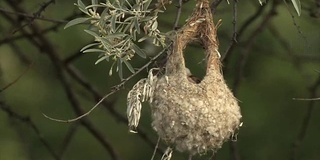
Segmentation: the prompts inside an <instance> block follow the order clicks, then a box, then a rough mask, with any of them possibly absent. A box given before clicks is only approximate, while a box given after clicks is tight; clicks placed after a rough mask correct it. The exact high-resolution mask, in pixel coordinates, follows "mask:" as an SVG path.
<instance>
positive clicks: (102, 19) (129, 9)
mask: <svg viewBox="0 0 320 160" xmlns="http://www.w3.org/2000/svg"><path fill="white" fill-rule="evenodd" d="M151 2H152V0H135V1H134V2H129V0H115V1H111V0H106V2H105V3H99V2H98V0H92V1H91V4H90V5H88V6H86V5H85V4H84V3H83V2H82V1H81V0H78V1H77V3H76V4H75V5H76V6H78V8H79V9H80V10H81V11H82V12H83V13H85V15H86V17H79V18H76V19H74V20H71V21H70V22H68V23H67V24H66V26H65V28H68V27H70V26H74V25H78V24H81V23H84V22H89V23H90V25H89V28H88V29H86V30H84V31H85V32H86V33H88V34H89V35H91V36H93V37H94V39H95V42H93V43H91V44H88V45H86V46H84V47H83V48H82V49H81V52H83V53H89V52H95V53H100V55H99V59H98V60H97V61H96V64H97V63H99V62H101V61H104V60H107V61H110V60H112V61H113V63H112V67H111V68H110V71H109V75H112V73H113V67H114V66H115V65H116V69H115V70H116V72H118V73H119V76H120V78H121V79H123V67H122V66H123V64H125V66H126V67H127V68H128V69H129V70H130V71H131V72H132V73H134V72H135V70H134V69H133V67H132V66H131V64H130V62H129V61H130V60H131V59H132V57H134V56H135V55H136V54H137V55H138V56H140V57H142V58H146V53H145V52H144V50H143V49H142V48H140V47H139V46H138V45H137V44H138V43H140V42H143V41H145V40H147V39H151V40H152V43H153V44H154V45H155V46H162V47H165V46H166V44H165V34H164V33H162V32H160V30H159V29H158V21H157V18H158V13H159V12H161V10H160V9H159V8H156V9H154V8H151V7H150V4H151ZM99 11H102V12H99Z"/></svg>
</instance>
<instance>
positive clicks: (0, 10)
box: [0, 8, 68, 23]
mask: <svg viewBox="0 0 320 160" xmlns="http://www.w3.org/2000/svg"><path fill="white" fill-rule="evenodd" d="M0 12H3V13H7V14H13V15H18V16H23V17H26V18H31V19H33V18H34V20H43V21H47V22H53V23H67V22H68V21H66V20H59V19H52V18H45V17H40V15H39V16H38V17H36V16H35V15H30V14H27V13H21V12H12V11H9V10H6V9H4V8H0Z"/></svg>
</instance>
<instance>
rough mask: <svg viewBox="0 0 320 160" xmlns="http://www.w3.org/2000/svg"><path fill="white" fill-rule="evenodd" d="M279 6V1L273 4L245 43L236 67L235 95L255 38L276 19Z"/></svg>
mask: <svg viewBox="0 0 320 160" xmlns="http://www.w3.org/2000/svg"><path fill="white" fill-rule="evenodd" d="M278 5H279V4H278V2H277V1H274V2H273V5H272V7H271V9H270V10H269V12H268V13H267V15H266V16H265V17H264V19H263V20H262V22H261V23H260V25H259V26H258V27H257V28H256V29H255V30H254V31H253V32H252V33H251V35H250V36H249V37H248V41H247V42H246V43H245V46H244V49H245V50H244V51H243V52H241V55H240V58H239V61H238V62H237V67H235V68H236V69H237V71H236V73H237V75H236V76H235V80H234V83H233V87H232V89H233V92H234V93H235V94H236V93H237V91H238V89H239V86H240V83H241V79H242V78H243V77H242V76H243V70H244V67H245V64H246V63H247V59H248V57H249V55H250V51H251V49H252V47H253V44H254V43H255V38H256V37H257V36H258V35H259V34H260V33H261V32H262V31H263V29H264V28H266V27H267V24H268V22H270V20H271V18H272V17H274V15H275V13H276V8H277V6H278Z"/></svg>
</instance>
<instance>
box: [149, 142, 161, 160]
mask: <svg viewBox="0 0 320 160" xmlns="http://www.w3.org/2000/svg"><path fill="white" fill-rule="evenodd" d="M159 144H160V137H158V140H157V144H156V146H155V147H154V150H153V153H152V157H151V160H153V159H154V157H155V156H156V153H157V150H158V147H159Z"/></svg>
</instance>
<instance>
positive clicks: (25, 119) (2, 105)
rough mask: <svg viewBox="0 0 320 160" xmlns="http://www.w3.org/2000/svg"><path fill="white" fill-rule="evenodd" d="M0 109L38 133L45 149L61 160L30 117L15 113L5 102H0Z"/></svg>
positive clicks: (57, 159)
mask: <svg viewBox="0 0 320 160" xmlns="http://www.w3.org/2000/svg"><path fill="white" fill-rule="evenodd" d="M0 109H1V110H2V111H4V112H5V113H7V115H8V116H9V117H10V118H13V119H17V120H19V121H20V122H23V123H25V124H27V125H28V126H30V127H31V128H32V130H33V131H34V132H35V133H36V135H37V137H38V138H39V140H40V142H41V143H42V144H43V145H44V146H45V148H46V149H47V150H48V151H49V153H50V154H51V155H52V157H53V158H54V159H56V160H60V159H61V157H59V156H58V154H57V153H56V152H55V151H54V150H53V148H52V147H51V146H50V145H49V143H48V142H47V141H46V140H45V139H44V137H43V136H42V133H41V132H40V130H39V128H38V127H37V126H36V125H35V123H34V122H33V121H32V120H31V119H30V117H27V116H22V115H19V114H18V113H16V112H14V111H13V110H12V109H11V108H10V107H9V106H7V105H6V104H5V103H4V102H2V101H0Z"/></svg>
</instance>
